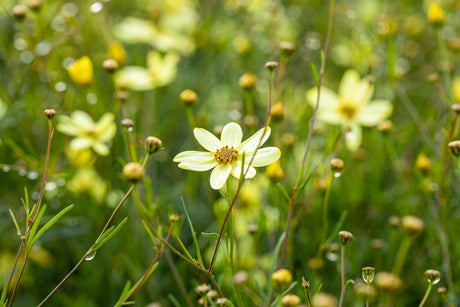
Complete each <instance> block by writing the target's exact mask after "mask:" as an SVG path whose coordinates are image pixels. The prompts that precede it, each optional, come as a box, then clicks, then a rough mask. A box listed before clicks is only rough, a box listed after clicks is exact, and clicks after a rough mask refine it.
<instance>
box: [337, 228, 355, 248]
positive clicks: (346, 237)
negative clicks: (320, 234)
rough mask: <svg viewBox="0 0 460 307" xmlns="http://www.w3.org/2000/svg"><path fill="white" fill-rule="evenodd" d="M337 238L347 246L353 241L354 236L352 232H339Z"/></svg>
mask: <svg viewBox="0 0 460 307" xmlns="http://www.w3.org/2000/svg"><path fill="white" fill-rule="evenodd" d="M337 237H338V238H339V240H340V243H342V245H346V244H347V243H348V242H350V241H351V240H352V239H353V235H352V234H351V232H349V231H345V230H342V231H339V233H338V234H337Z"/></svg>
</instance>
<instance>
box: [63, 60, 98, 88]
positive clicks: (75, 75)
mask: <svg viewBox="0 0 460 307" xmlns="http://www.w3.org/2000/svg"><path fill="white" fill-rule="evenodd" d="M67 71H68V72H69V75H70V78H72V80H73V81H74V82H75V83H76V84H78V85H82V86H87V85H90V84H91V82H93V63H92V62H91V60H90V58H89V57H87V56H86V55H85V56H83V57H81V58H79V59H77V60H76V61H75V62H74V63H72V64H70V65H69V66H68V67H67Z"/></svg>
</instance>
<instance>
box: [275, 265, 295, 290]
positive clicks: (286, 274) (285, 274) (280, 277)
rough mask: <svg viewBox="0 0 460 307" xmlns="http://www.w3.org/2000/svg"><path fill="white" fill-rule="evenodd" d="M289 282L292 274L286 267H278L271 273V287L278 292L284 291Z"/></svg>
mask: <svg viewBox="0 0 460 307" xmlns="http://www.w3.org/2000/svg"><path fill="white" fill-rule="evenodd" d="M291 283H292V274H291V272H290V271H289V270H287V269H280V270H278V271H276V272H274V273H273V274H272V285H273V289H274V290H275V291H276V292H278V293H282V292H284V290H286V289H287V288H288V287H289V286H290V285H291Z"/></svg>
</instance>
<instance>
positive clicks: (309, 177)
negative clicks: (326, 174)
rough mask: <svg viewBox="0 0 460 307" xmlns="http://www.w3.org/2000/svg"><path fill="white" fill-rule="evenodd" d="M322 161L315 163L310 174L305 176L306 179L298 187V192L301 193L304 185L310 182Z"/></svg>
mask: <svg viewBox="0 0 460 307" xmlns="http://www.w3.org/2000/svg"><path fill="white" fill-rule="evenodd" d="M321 162H322V160H319V161H318V162H316V164H315V165H314V166H313V169H312V170H311V171H310V173H308V175H307V178H305V180H304V181H303V182H302V184H301V185H300V187H299V192H300V191H302V189H303V188H304V187H305V186H306V184H307V183H308V182H309V181H310V179H311V176H312V175H313V174H314V173H315V171H316V169H317V168H318V166H319V165H320V164H321Z"/></svg>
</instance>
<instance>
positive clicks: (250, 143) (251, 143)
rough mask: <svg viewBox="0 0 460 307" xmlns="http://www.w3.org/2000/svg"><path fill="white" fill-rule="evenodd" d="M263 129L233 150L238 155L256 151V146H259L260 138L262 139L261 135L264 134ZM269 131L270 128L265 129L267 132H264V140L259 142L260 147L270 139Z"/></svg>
mask: <svg viewBox="0 0 460 307" xmlns="http://www.w3.org/2000/svg"><path fill="white" fill-rule="evenodd" d="M264 129H265V128H262V129H260V130H259V131H257V132H256V133H254V134H253V135H252V136H251V137H250V138H248V139H247V140H246V141H244V142H243V143H241V144H240V145H239V146H238V147H237V148H235V149H236V150H237V151H238V152H239V153H240V154H241V153H243V152H245V151H254V150H256V147H257V145H259V142H260V138H261V137H262V134H263V133H264ZM270 133H271V129H270V127H267V130H265V134H264V138H263V140H262V142H260V146H262V145H263V144H264V143H265V142H266V141H267V140H268V138H269V137H270Z"/></svg>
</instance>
